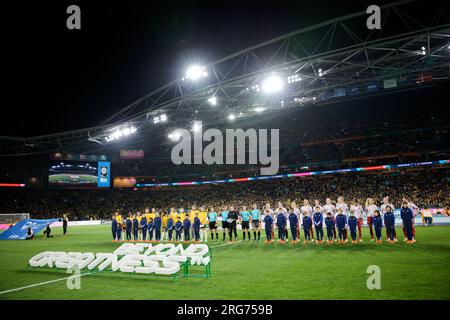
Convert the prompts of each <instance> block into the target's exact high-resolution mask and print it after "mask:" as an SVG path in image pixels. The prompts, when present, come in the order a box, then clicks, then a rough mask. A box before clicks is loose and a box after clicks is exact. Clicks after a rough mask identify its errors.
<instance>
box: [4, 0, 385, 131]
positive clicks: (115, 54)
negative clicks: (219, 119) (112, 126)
mask: <svg viewBox="0 0 450 320" xmlns="http://www.w3.org/2000/svg"><path fill="white" fill-rule="evenodd" d="M385 2H386V1H358V3H355V1H319V0H314V1H299V0H295V1H270V2H269V1H249V0H241V1H224V2H217V3H216V1H188V0H186V1H167V0H166V1H151V2H150V1H120V2H118V1H114V2H112V1H92V0H91V1H57V2H56V1H54V2H53V1H52V2H50V1H21V2H16V3H10V4H3V3H2V13H3V15H2V18H1V28H2V51H3V59H2V62H3V67H2V78H3V90H2V91H3V102H2V111H3V116H2V117H1V119H2V121H1V126H0V135H6V136H34V135H40V134H47V133H55V132H60V131H66V130H73V129H78V128H83V127H89V126H95V125H98V124H100V123H101V121H102V120H103V119H105V118H107V117H108V116H110V115H112V114H113V113H114V112H116V111H118V110H120V109H121V108H123V107H125V106H126V105H128V104H129V103H131V102H133V101H134V100H136V99H138V98H140V97H141V96H143V95H144V94H146V93H148V92H150V91H152V90H154V89H156V88H158V87H160V86H162V85H164V84H166V83H167V82H169V81H172V80H173V79H175V78H178V77H181V76H182V75H183V73H184V70H185V68H186V66H187V65H188V64H189V63H191V62H200V63H202V62H203V63H205V64H206V63H210V62H213V61H215V60H217V59H220V58H222V57H225V56H227V55H229V54H232V53H234V52H236V51H239V50H241V49H244V48H246V47H248V46H251V45H255V44H258V43H260V42H263V41H266V40H269V39H271V38H274V37H276V36H279V35H282V34H284V33H287V32H290V31H294V30H296V29H299V28H302V27H306V26H309V25H312V24H315V23H319V22H322V21H325V20H327V19H331V18H335V17H339V16H342V15H345V14H349V13H353V12H357V11H361V10H365V9H366V8H367V6H368V5H369V4H379V5H382V4H384V3H385ZM71 4H77V5H79V6H80V8H81V27H82V29H81V30H68V29H67V28H66V19H67V17H68V14H66V8H67V7H68V6H69V5H71Z"/></svg>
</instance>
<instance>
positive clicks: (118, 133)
mask: <svg viewBox="0 0 450 320" xmlns="http://www.w3.org/2000/svg"><path fill="white" fill-rule="evenodd" d="M135 132H136V128H135V127H125V128H122V129H120V128H119V127H117V128H116V129H115V130H114V131H113V132H111V133H110V134H109V135H107V136H106V137H105V140H106V142H111V141H114V140H117V139H119V138H121V137H126V136H129V135H131V134H133V133H135Z"/></svg>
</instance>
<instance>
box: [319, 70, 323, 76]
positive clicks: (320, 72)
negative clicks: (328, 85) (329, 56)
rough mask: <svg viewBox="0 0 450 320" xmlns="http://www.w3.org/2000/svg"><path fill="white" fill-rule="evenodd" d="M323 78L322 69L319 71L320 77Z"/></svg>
mask: <svg viewBox="0 0 450 320" xmlns="http://www.w3.org/2000/svg"><path fill="white" fill-rule="evenodd" d="M321 76H323V72H322V69H319V77H321Z"/></svg>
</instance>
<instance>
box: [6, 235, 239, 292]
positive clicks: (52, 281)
mask: <svg viewBox="0 0 450 320" xmlns="http://www.w3.org/2000/svg"><path fill="white" fill-rule="evenodd" d="M241 241H242V240H239V241H236V242H231V243H224V244H220V245H217V246H211V248H218V247H223V246H227V245H230V244H236V243H239V242H241ZM89 274H92V272H87V273H83V274H80V275H78V276H68V277H64V278H61V279H55V280H50V281H44V282H39V283H35V284H30V285H29V286H25V287H20V288H15V289H10V290H5V291H1V292H0V295H2V294H6V293H10V292H15V291H20V290H25V289H29V288H33V287H38V286H43V285H46V284H50V283H55V282H58V281H63V280H67V279H73V278H77V277H82V276H87V275H89Z"/></svg>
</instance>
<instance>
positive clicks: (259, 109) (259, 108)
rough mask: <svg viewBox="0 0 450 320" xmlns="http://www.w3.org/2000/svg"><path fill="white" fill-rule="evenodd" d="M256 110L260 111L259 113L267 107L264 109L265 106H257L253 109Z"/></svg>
mask: <svg viewBox="0 0 450 320" xmlns="http://www.w3.org/2000/svg"><path fill="white" fill-rule="evenodd" d="M253 110H254V111H255V112H258V113H260V112H263V111H264V110H266V109H264V108H262V107H256V108H255V109H253Z"/></svg>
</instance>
